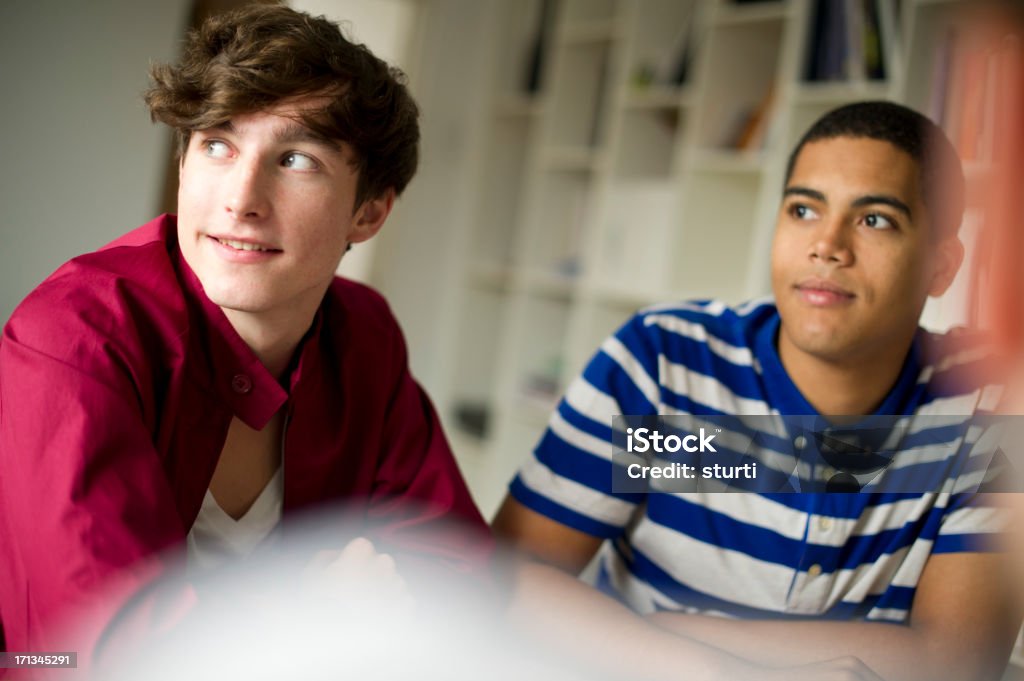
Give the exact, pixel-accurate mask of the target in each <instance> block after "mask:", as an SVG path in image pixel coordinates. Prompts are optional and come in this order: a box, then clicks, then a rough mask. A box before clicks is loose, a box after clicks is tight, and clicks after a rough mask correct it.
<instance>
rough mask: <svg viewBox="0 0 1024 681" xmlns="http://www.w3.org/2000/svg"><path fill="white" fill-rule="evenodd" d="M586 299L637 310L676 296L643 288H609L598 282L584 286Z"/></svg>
mask: <svg viewBox="0 0 1024 681" xmlns="http://www.w3.org/2000/svg"><path fill="white" fill-rule="evenodd" d="M583 292H584V297H585V298H586V299H588V300H592V301H594V302H597V303H602V304H606V305H614V306H615V307H624V308H626V307H628V308H635V309H637V310H639V309H641V308H644V307H647V306H648V305H652V304H654V303H657V302H662V301H665V300H671V299H672V298H673V297H674V296H673V295H672V294H671V293H668V292H666V291H662V290H648V289H642V288H636V289H629V288H625V287H615V286H608V285H606V284H602V283H597V282H587V283H586V284H585V285H584V290H583Z"/></svg>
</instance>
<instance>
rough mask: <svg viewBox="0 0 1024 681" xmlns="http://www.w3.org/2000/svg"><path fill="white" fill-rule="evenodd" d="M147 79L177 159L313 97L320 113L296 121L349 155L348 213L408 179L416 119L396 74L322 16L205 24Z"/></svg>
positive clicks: (254, 9)
mask: <svg viewBox="0 0 1024 681" xmlns="http://www.w3.org/2000/svg"><path fill="white" fill-rule="evenodd" d="M150 76H151V78H152V80H153V84H152V86H151V87H150V88H149V90H148V91H147V92H146V94H145V100H146V105H147V106H148V107H149V111H150V115H151V117H152V119H153V120H154V121H161V122H163V123H166V124H167V125H169V126H171V127H172V128H174V129H175V130H176V131H177V140H178V152H179V154H183V153H184V152H185V149H186V148H187V147H188V141H189V137H190V135H191V133H192V131H194V130H202V129H205V128H211V127H214V126H216V125H221V124H223V123H226V122H227V121H229V120H230V119H231V118H232V117H233V116H237V115H239V114H243V113H251V112H254V111H260V110H263V109H266V108H269V107H271V106H273V105H274V104H277V103H278V102H281V101H283V100H288V99H291V98H295V97H302V96H307V95H312V96H319V95H322V96H325V97H326V98H327V104H325V105H324V107H323V108H321V109H317V110H314V111H309V112H306V113H304V114H302V115H301V116H299V120H300V122H301V123H302V124H303V125H305V126H307V127H308V128H310V129H311V130H312V131H313V132H315V133H316V134H318V135H322V136H324V137H326V138H328V139H333V140H340V141H343V142H345V143H347V144H348V145H349V146H350V147H351V148H352V151H353V157H354V158H353V159H352V165H353V167H354V168H355V169H356V170H357V171H358V172H359V180H358V183H357V188H356V206H359V205H361V204H362V203H363V201H365V200H367V199H370V198H376V197H379V196H381V195H382V194H384V193H385V192H386V191H387V190H388V189H394V190H395V192H396V193H398V194H400V193H401V192H402V190H404V189H405V187H406V185H407V184H408V183H409V181H410V180H411V179H412V177H413V175H414V174H415V173H416V166H417V163H418V160H419V148H418V147H419V138H420V133H419V123H418V120H417V119H418V117H419V110H418V108H417V106H416V103H415V102H414V101H413V99H412V96H411V95H410V94H409V91H408V89H407V88H406V86H405V75H404V74H403V73H402V72H401V71H399V70H398V69H396V68H392V67H389V66H388V65H387V64H386V63H384V62H383V61H381V60H380V59H378V58H377V57H375V56H374V55H373V54H372V53H371V52H370V50H368V49H367V48H366V46H365V45H360V44H355V43H352V42H350V41H349V40H347V39H346V38H345V36H344V35H343V34H342V32H341V30H340V29H339V28H338V25H337V24H335V23H333V22H331V21H328V20H327V19H325V18H324V17H322V16H319V17H313V16H310V15H308V14H305V13H302V12H297V11H295V10H293V9H290V8H288V7H283V6H280V5H271V6H267V5H253V6H249V7H246V8H243V9H240V10H236V11H233V12H228V13H224V14H220V15H215V16H214V17H211V18H210V19H208V20H207V21H206V22H204V23H203V24H202V26H200V27H199V28H198V29H197V30H194V31H191V32H190V33H189V35H188V37H187V39H186V42H185V48H184V52H183V54H182V57H181V60H180V61H179V63H177V64H174V65H171V64H157V65H155V66H153V67H152V69H151V70H150Z"/></svg>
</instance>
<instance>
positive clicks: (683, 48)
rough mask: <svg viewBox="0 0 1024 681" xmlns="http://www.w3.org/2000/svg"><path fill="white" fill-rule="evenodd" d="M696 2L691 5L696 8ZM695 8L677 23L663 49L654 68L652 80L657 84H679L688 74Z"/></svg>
mask: <svg viewBox="0 0 1024 681" xmlns="http://www.w3.org/2000/svg"><path fill="white" fill-rule="evenodd" d="M696 6H697V5H696V3H694V5H693V7H694V8H696ZM694 12H696V9H691V10H690V16H689V17H687V19H686V20H685V21H681V22H680V23H679V27H678V28H677V30H676V34H675V36H674V37H673V38H672V41H671V42H670V43H669V45H668V47H667V48H666V49H665V51H664V53H663V55H662V59H661V61H660V63H659V64H658V66H657V67H656V68H655V70H654V82H655V83H656V84H658V85H674V86H677V87H678V86H680V85H682V84H683V83H685V82H686V80H687V78H688V77H689V75H690V62H691V61H692V54H691V51H692V48H693V45H692V37H693V23H694V21H693V18H694Z"/></svg>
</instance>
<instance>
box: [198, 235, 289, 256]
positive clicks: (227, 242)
mask: <svg viewBox="0 0 1024 681" xmlns="http://www.w3.org/2000/svg"><path fill="white" fill-rule="evenodd" d="M211 238H212V239H213V240H214V241H216V242H217V243H219V244H221V245H224V246H228V247H229V248H233V249H235V250H236V251H260V252H265V253H274V252H280V250H281V249H279V248H270V247H268V246H261V245H260V244H254V243H252V242H251V241H236V240H234V239H221V238H218V237H211Z"/></svg>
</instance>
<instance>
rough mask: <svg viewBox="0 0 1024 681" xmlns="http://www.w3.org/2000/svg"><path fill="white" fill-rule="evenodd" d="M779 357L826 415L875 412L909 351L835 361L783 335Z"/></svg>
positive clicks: (787, 371)
mask: <svg viewBox="0 0 1024 681" xmlns="http://www.w3.org/2000/svg"><path fill="white" fill-rule="evenodd" d="M778 351H779V359H780V360H781V361H782V366H783V367H784V368H785V369H786V373H787V374H789V377H790V379H791V380H792V381H793V383H794V385H796V387H797V389H798V390H799V391H800V393H801V394H802V395H803V396H804V398H805V399H806V400H807V401H808V402H810V403H811V406H812V407H814V408H815V409H816V410H817V411H818V413H819V414H822V415H823V416H855V415H862V414H871V413H872V412H874V411H875V410H876V409H877V408H878V407H879V406H880V405H881V404H882V402H884V401H885V398H886V396H888V394H889V392H890V391H891V390H892V388H893V386H894V385H895V384H896V381H897V379H898V378H899V375H900V371H901V370H902V368H903V362H904V361H905V360H906V352H903V353H894V352H880V353H877V354H875V355H873V356H871V357H849V358H843V359H842V360H831V359H828V358H823V357H817V356H815V355H813V354H810V353H808V352H804V351H802V350H800V349H799V348H797V347H796V346H794V345H793V344H792V343H791V342H789V341H788V339H787V338H786V337H785V333H784V332H783V333H780V334H779V339H778Z"/></svg>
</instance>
